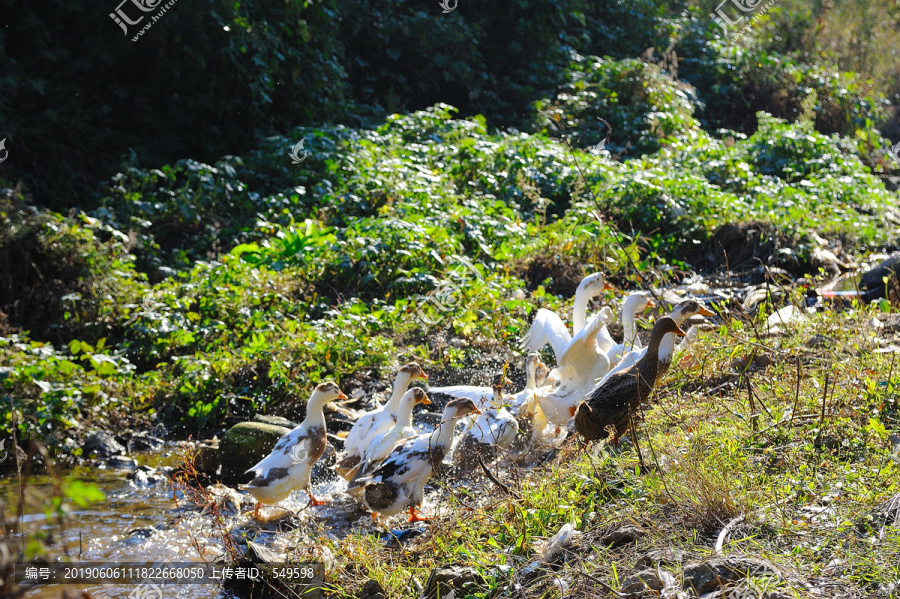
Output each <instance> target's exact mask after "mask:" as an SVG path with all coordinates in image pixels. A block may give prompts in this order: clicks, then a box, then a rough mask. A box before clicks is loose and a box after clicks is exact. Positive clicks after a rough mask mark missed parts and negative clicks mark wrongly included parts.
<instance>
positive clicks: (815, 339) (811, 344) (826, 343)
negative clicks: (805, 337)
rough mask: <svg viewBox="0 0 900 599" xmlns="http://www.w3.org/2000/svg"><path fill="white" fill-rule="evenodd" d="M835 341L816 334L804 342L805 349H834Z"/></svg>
mask: <svg viewBox="0 0 900 599" xmlns="http://www.w3.org/2000/svg"><path fill="white" fill-rule="evenodd" d="M834 345H835V341H834V338H833V337H829V336H828V335H822V334H816V335H813V336H812V337H810V339H809V341H807V342H806V347H808V348H810V349H821V348H825V347H834Z"/></svg>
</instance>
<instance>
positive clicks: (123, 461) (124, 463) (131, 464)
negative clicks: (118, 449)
mask: <svg viewBox="0 0 900 599" xmlns="http://www.w3.org/2000/svg"><path fill="white" fill-rule="evenodd" d="M106 466H107V467H108V468H114V469H116V470H137V469H138V462H137V460H136V459H134V458H129V457H128V456H124V455H114V456H112V457H111V458H109V459H107V460H106Z"/></svg>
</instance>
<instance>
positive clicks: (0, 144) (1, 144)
mask: <svg viewBox="0 0 900 599" xmlns="http://www.w3.org/2000/svg"><path fill="white" fill-rule="evenodd" d="M0 150H3V158H0V162H5V161H6V158H7V157H8V156H9V150H7V149H6V138H5V137H4V138H3V139H0Z"/></svg>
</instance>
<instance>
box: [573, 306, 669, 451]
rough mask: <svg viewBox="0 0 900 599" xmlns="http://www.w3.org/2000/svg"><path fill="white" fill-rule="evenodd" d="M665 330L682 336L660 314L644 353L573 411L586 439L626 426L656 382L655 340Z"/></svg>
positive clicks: (616, 432)
mask: <svg viewBox="0 0 900 599" xmlns="http://www.w3.org/2000/svg"><path fill="white" fill-rule="evenodd" d="M667 333H674V334H675V335H677V336H679V337H683V336H684V334H685V333H684V331H682V330H681V328H680V327H679V326H678V324H677V323H676V322H675V321H674V320H672V319H671V318H670V317H668V316H665V317H663V318H660V319H659V320H658V321H657V322H656V325H654V327H653V331H652V332H651V333H650V343H649V344H648V345H647V352H646V353H645V354H644V356H643V357H642V358H641V359H640V360H638V361H637V362H635V363H634V364H632V365H631V366H629V367H628V368H626V369H624V370H621V371H619V372H617V373H615V374H613V375H612V376H611V377H609V378H608V379H607V380H606V382H605V383H603V384H602V385H601V386H599V387H597V388H595V389H594V390H593V391H592V392H591V394H590V396H588V398H587V399H586V400H584V401H583V402H581V404H579V406H578V410H576V412H575V430H577V431H578V433H579V434H580V435H581V436H582V437H584V438H585V439H587V440H588V441H594V440H597V439H605V438H606V437H608V436H609V435H610V434H612V437H613V439H614V440H617V439H618V437H619V435H621V434H623V433H624V432H625V430H626V429H627V428H628V424H629V422H630V421H631V417H632V416H633V415H634V412H635V411H636V410H637V409H638V407H639V406H640V405H641V402H642V401H644V400H645V399H647V397H648V396H649V395H650V392H651V391H652V390H653V386H654V384H655V383H656V375H657V371H658V369H659V344H660V343H661V342H662V340H663V337H664V336H665V335H666V334H667Z"/></svg>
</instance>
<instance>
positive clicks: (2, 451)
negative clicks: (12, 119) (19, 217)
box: [0, 160, 9, 464]
mask: <svg viewBox="0 0 900 599" xmlns="http://www.w3.org/2000/svg"><path fill="white" fill-rule="evenodd" d="M0 162H3V161H2V160H0ZM8 457H9V450H8V449H6V439H0V464H2V463H3V462H5V461H6V458H8Z"/></svg>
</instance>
